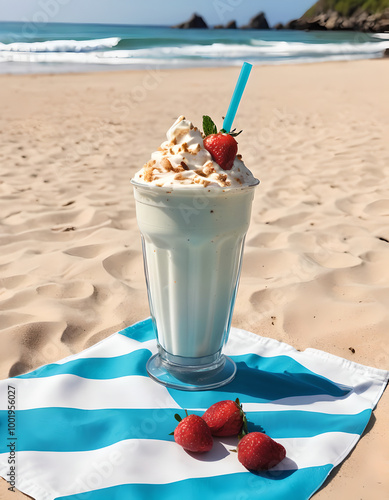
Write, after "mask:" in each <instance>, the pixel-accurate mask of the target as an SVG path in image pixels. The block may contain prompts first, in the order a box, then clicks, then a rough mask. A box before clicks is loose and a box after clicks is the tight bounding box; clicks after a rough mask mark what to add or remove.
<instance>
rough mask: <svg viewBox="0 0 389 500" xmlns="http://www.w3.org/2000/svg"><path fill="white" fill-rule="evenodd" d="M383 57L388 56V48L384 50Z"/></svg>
mask: <svg viewBox="0 0 389 500" xmlns="http://www.w3.org/2000/svg"><path fill="white" fill-rule="evenodd" d="M384 57H389V49H385V50H384Z"/></svg>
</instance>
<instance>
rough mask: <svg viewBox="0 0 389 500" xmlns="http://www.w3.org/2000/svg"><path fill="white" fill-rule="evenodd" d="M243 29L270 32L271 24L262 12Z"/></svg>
mask: <svg viewBox="0 0 389 500" xmlns="http://www.w3.org/2000/svg"><path fill="white" fill-rule="evenodd" d="M242 28H243V29H247V30H268V29H269V23H268V22H267V19H266V16H265V14H264V12H260V13H259V14H257V15H256V16H254V17H253V18H251V19H250V21H249V23H248V24H246V26H242Z"/></svg>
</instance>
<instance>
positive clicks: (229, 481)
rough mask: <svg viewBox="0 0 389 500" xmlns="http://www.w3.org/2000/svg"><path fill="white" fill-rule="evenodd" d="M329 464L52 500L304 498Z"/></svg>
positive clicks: (130, 487)
mask: <svg viewBox="0 0 389 500" xmlns="http://www.w3.org/2000/svg"><path fill="white" fill-rule="evenodd" d="M331 468H332V465H331V464H329V465H324V466H320V467H307V468H305V469H299V470H289V471H283V472H278V473H275V472H272V471H267V472H263V473H258V474H254V473H251V472H240V473H236V474H226V475H222V476H214V477H201V478H195V479H186V480H184V481H177V482H175V483H168V484H121V485H118V486H113V487H111V488H103V489H99V490H95V491H87V492H85V493H79V494H77V495H69V496H62V497H57V498H56V500H124V499H126V500H127V499H128V500H130V499H132V498H133V499H135V498H136V499H141V498H142V499H145V498H147V499H148V500H161V499H163V500H177V499H179V498H185V500H198V499H199V498H201V499H202V500H212V499H213V498H223V500H237V499H239V500H286V499H291V500H292V499H293V500H307V499H308V498H310V496H311V495H312V494H313V493H314V492H315V491H316V490H317V489H318V486H320V485H321V484H322V483H323V482H324V480H325V479H326V477H327V476H328V474H329V472H330V470H331Z"/></svg>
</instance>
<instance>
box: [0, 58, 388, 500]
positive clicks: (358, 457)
mask: <svg viewBox="0 0 389 500" xmlns="http://www.w3.org/2000/svg"><path fill="white" fill-rule="evenodd" d="M238 72H239V69H238V68H226V69H207V70H203V69H190V70H185V71H184V70H163V71H158V70H152V71H143V72H142V71H132V72H111V73H95V74H92V73H91V74H71V75H36V76H8V75H2V76H0V88H1V93H0V106H1V110H2V112H1V115H0V144H1V148H0V172H1V176H0V245H1V252H0V329H1V332H0V333H1V347H2V349H1V351H0V377H1V378H6V377H8V376H14V375H18V374H21V373H23V372H26V371H29V370H31V369H34V368H36V367H38V366H40V365H42V364H46V363H49V362H54V361H56V360H59V359H61V358H63V357H65V356H67V355H69V354H72V353H76V352H79V351H81V350H82V349H84V348H86V347H88V346H90V345H92V344H94V343H96V342H98V341H99V340H101V339H103V338H105V337H107V336H108V335H110V334H111V333H113V332H115V331H117V330H118V329H121V328H123V327H125V326H128V325H130V324H132V323H134V322H135V321H138V320H141V319H144V318H145V317H147V316H148V315H149V312H148V304H147V296H146V288H145V282H144V276H143V267H142V254H141V246H140V238H139V234H138V229H137V226H136V221H135V211H134V200H133V196H132V190H131V187H130V184H129V180H130V178H131V176H132V175H133V174H134V172H135V171H136V170H137V169H139V168H140V167H141V166H142V165H143V163H144V162H145V161H147V160H148V159H149V154H150V152H151V151H154V150H155V149H156V148H157V147H158V146H159V144H160V142H161V141H162V140H163V138H164V133H165V131H166V130H167V129H168V128H169V126H170V125H171V123H172V122H173V121H174V120H175V118H176V117H177V116H179V115H180V114H185V115H186V116H187V118H189V119H191V120H192V121H193V122H194V123H195V124H200V123H201V116H202V114H204V113H205V114H209V115H211V116H212V117H214V119H215V120H219V124H220V125H221V117H222V116H223V115H224V114H225V111H226V106H227V105H228V101H229V99H230V96H231V93H232V90H233V86H234V84H235V81H236V77H237V74H238ZM388 81H389V64H388V61H386V60H371V61H358V62H347V63H346V62H341V63H322V64H310V65H288V66H286V65H285V66H277V67H276V66H274V67H257V68H255V69H254V71H253V73H252V76H251V78H250V82H249V85H248V88H247V91H246V93H245V96H244V100H243V101H242V104H241V107H240V110H239V114H238V117H237V120H236V122H235V124H236V126H237V127H238V128H239V129H240V128H243V129H244V131H243V133H242V134H241V136H240V137H239V147H240V151H241V152H242V153H243V158H244V160H245V162H246V164H247V165H248V166H249V168H251V169H252V170H253V171H254V172H255V174H256V176H257V177H259V178H260V179H261V181H262V183H261V186H260V187H259V188H258V191H257V194H256V199H255V202H254V207H253V215H252V223H251V227H250V230H249V233H248V236H247V244H246V251H245V258H244V265H243V270H242V277H241V284H240V289H239V294H238V299H237V303H236V308H235V315H234V319H233V325H234V326H237V327H242V328H244V329H247V330H250V331H253V332H255V333H257V334H260V335H263V336H267V337H272V338H275V339H278V340H281V341H285V342H287V343H289V344H291V345H293V346H294V347H295V348H298V349H305V348H307V347H314V348H317V349H322V350H325V351H328V352H330V353H333V354H336V355H338V356H342V357H344V358H347V359H350V360H353V361H356V362H358V363H363V364H366V365H370V366H374V367H377V368H384V369H388V367H389V224H388V222H389V180H388V179H389V146H388V144H389V99H388V93H387V82H388ZM388 415H389V393H388V391H386V393H385V394H384V395H383V397H382V399H381V401H380V403H379V405H378V407H377V409H376V411H375V412H374V416H373V418H372V420H371V422H370V423H369V426H368V428H367V430H366V432H365V434H364V436H363V437H362V439H361V440H360V442H359V443H358V445H357V447H356V449H355V450H354V451H353V452H352V453H351V454H350V456H349V457H348V458H347V459H346V460H345V462H344V463H343V464H342V465H341V466H340V467H337V468H336V470H335V471H334V472H333V473H332V474H331V476H330V478H329V480H327V481H326V483H325V486H324V487H323V488H322V489H321V490H320V491H319V492H318V493H317V494H316V495H315V499H317V500H327V499H338V498H342V499H344V500H348V499H349V500H355V499H363V500H370V499H375V500H384V499H385V500H386V499H387V498H389V475H388V474H387V471H388V466H389V434H388V431H387V429H388V428H389V416H388ZM0 498H12V499H15V500H17V499H19V498H20V499H21V498H26V497H25V496H24V495H22V494H10V493H9V492H7V489H6V483H5V481H3V480H1V481H0Z"/></svg>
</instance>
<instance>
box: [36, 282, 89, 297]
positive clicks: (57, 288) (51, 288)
mask: <svg viewBox="0 0 389 500" xmlns="http://www.w3.org/2000/svg"><path fill="white" fill-rule="evenodd" d="M36 290H37V292H38V294H39V295H42V296H43V297H48V298H50V299H87V298H89V297H91V296H92V295H93V294H94V291H95V289H94V286H93V285H92V284H91V283H88V282H86V281H70V282H67V283H47V284H46V285H41V286H38V287H37V289H36Z"/></svg>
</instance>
